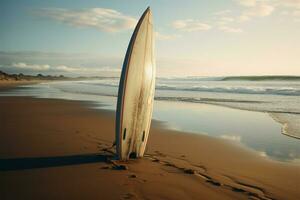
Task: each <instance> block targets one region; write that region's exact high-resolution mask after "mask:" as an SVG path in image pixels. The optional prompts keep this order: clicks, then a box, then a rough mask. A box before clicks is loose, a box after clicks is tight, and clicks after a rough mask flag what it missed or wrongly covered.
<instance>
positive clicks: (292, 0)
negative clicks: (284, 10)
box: [277, 0, 300, 9]
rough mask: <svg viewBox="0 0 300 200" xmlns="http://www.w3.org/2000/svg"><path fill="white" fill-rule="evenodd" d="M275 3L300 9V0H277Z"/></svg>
mask: <svg viewBox="0 0 300 200" xmlns="http://www.w3.org/2000/svg"><path fill="white" fill-rule="evenodd" d="M277 3H278V4H279V5H281V6H285V7H289V8H294V9H300V0H277Z"/></svg>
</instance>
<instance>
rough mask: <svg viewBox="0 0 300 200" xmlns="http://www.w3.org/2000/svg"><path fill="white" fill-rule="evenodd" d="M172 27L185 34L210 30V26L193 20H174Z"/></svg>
mask: <svg viewBox="0 0 300 200" xmlns="http://www.w3.org/2000/svg"><path fill="white" fill-rule="evenodd" d="M172 26H173V28H175V29H178V30H181V31H186V32H194V31H207V30H210V29H211V26H210V25H208V24H206V23H202V22H200V21H199V20H194V19H185V20H176V21H174V22H173V23H172Z"/></svg>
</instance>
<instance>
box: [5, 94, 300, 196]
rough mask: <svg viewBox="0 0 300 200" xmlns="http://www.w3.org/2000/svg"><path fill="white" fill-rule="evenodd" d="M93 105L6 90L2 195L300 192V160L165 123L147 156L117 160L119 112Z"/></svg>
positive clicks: (154, 133)
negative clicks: (262, 153)
mask: <svg viewBox="0 0 300 200" xmlns="http://www.w3.org/2000/svg"><path fill="white" fill-rule="evenodd" d="M89 105H90V104H89V102H78V101H77V102H75V101H65V100H53V99H52V100H51V99H34V98H29V97H0V199H2V200H6V199H180V200H181V199H249V198H252V199H299V198H300V191H299V188H300V167H299V166H296V165H292V164H285V163H280V162H275V161H271V160H269V159H267V158H263V157H261V156H259V155H257V154H256V153H255V152H253V151H251V150H249V149H246V148H243V147H241V146H238V145H234V144H232V143H230V142H228V141H226V140H223V139H216V138H212V137H209V136H205V135H193V134H188V133H181V132H178V131H171V130H167V129H164V128H163V126H162V125H161V124H160V123H159V122H154V123H153V125H152V128H151V131H150V138H149V144H148V147H147V151H146V155H145V157H144V158H143V159H139V160H131V161H129V162H118V161H115V160H114V154H113V152H114V148H111V146H112V144H113V141H114V113H113V112H110V111H105V110H93V109H91V108H89ZM122 167H123V168H126V169H121V168H122Z"/></svg>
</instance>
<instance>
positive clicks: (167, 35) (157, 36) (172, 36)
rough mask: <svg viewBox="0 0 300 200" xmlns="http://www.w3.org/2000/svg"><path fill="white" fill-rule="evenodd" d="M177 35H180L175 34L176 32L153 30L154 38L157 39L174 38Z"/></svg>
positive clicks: (177, 36)
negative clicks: (166, 32)
mask: <svg viewBox="0 0 300 200" xmlns="http://www.w3.org/2000/svg"><path fill="white" fill-rule="evenodd" d="M179 37H181V36H180V35H177V34H163V33H160V32H155V38H156V39H157V40H174V39H176V38H179Z"/></svg>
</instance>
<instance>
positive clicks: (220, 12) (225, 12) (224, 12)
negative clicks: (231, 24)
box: [213, 10, 231, 16]
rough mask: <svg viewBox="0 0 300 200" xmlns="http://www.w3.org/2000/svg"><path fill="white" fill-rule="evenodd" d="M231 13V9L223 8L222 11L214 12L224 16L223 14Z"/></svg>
mask: <svg viewBox="0 0 300 200" xmlns="http://www.w3.org/2000/svg"><path fill="white" fill-rule="evenodd" d="M229 13H231V10H221V11H218V12H215V13H213V15H216V16H223V15H227V14H229Z"/></svg>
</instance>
